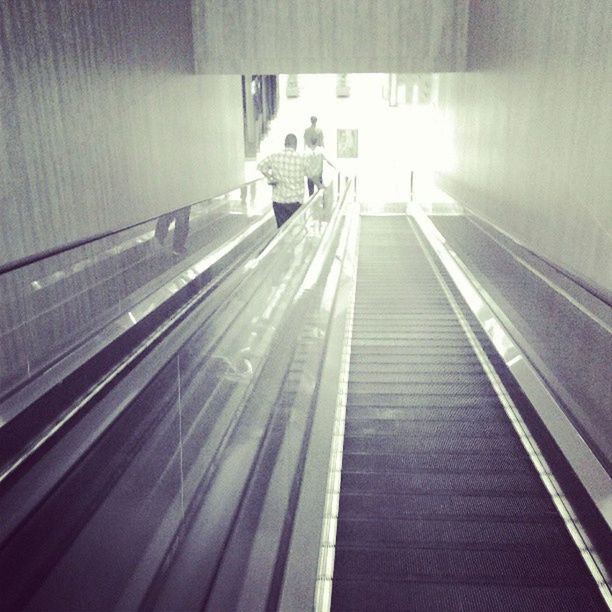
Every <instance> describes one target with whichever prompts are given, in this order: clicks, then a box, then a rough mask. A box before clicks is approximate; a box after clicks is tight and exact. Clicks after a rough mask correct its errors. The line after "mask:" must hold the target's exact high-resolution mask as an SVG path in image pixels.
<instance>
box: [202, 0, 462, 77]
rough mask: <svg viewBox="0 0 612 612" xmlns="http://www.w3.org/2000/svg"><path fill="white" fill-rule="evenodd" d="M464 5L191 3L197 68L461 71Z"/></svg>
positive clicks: (302, 0)
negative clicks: (192, 5) (192, 6)
mask: <svg viewBox="0 0 612 612" xmlns="http://www.w3.org/2000/svg"><path fill="white" fill-rule="evenodd" d="M467 7H468V0H333V1H331V2H329V1H327V2H324V1H322V0H243V1H241V2H237V1H236V0H194V48H195V57H196V66H197V69H198V70H199V71H202V72H213V73H215V72H216V73H232V72H244V73H253V74H277V73H306V72H312V73H325V72H331V73H333V72H340V73H345V72H430V71H432V72H435V71H437V72H441V71H453V70H463V69H464V68H465V54H466V31H467Z"/></svg>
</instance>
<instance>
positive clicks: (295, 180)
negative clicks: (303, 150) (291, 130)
mask: <svg viewBox="0 0 612 612" xmlns="http://www.w3.org/2000/svg"><path fill="white" fill-rule="evenodd" d="M257 169H258V170H259V171H260V172H261V173H263V174H271V175H272V176H273V177H274V180H275V181H276V184H275V185H274V186H273V187H272V200H274V202H284V203H287V202H300V204H301V203H302V202H303V201H304V177H305V176H306V175H307V174H308V173H309V167H308V160H307V159H306V157H305V156H304V155H301V154H300V153H297V152H296V151H294V150H293V149H285V150H284V151H283V152H282V153H272V155H268V157H266V158H265V159H263V160H262V161H261V162H259V164H257Z"/></svg>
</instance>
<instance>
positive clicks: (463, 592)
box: [331, 217, 607, 610]
mask: <svg viewBox="0 0 612 612" xmlns="http://www.w3.org/2000/svg"><path fill="white" fill-rule="evenodd" d="M421 241H422V238H421V237H420V235H419V233H418V230H416V229H415V226H414V225H413V222H412V221H411V220H409V219H408V218H398V217H363V218H362V221H361V235H360V242H359V263H358V273H357V286H356V295H355V305H354V320H353V331H352V341H351V349H350V368H349V379H348V380H349V382H348V396H347V401H346V423H345V434H344V452H343V459H342V477H341V485H340V490H339V513H338V517H337V539H336V542H335V565H334V571H333V583H332V585H331V591H332V597H331V609H332V610H604V609H607V606H606V605H605V603H604V600H603V598H602V595H601V593H600V591H599V588H598V584H597V583H596V580H595V579H594V577H593V575H592V574H591V573H590V571H589V568H588V567H587V562H588V561H589V559H590V558H589V554H588V552H587V553H586V554H585V555H584V556H583V555H581V552H580V550H579V548H578V545H577V543H576V542H575V541H574V540H573V539H572V537H571V536H570V530H571V527H572V525H570V527H567V524H568V523H571V521H569V520H568V519H566V518H565V517H563V516H562V514H561V513H560V511H559V508H558V507H557V505H556V502H557V501H558V500H555V501H553V498H552V497H551V494H550V493H549V491H550V490H551V480H550V478H552V477H550V478H549V475H547V474H544V475H543V476H542V471H544V470H541V471H539V470H538V469H537V467H536V466H538V464H539V461H540V458H539V457H538V455H537V453H536V452H534V450H533V449H534V446H533V445H534V443H533V441H532V440H531V439H530V436H529V434H528V432H526V430H525V429H524V428H523V427H522V425H521V420H520V417H518V416H517V415H516V414H515V408H514V405H513V403H512V400H511V399H510V398H509V397H508V396H507V392H506V391H505V390H504V386H503V383H502V381H501V379H500V377H499V375H498V374H497V371H499V370H503V368H504V364H503V362H502V360H501V359H500V358H499V356H497V355H496V354H495V351H494V349H493V347H492V346H491V345H490V343H489V342H488V338H487V336H486V334H484V332H483V331H482V329H481V328H479V327H477V324H476V325H475V321H473V320H472V321H471V320H470V319H472V316H471V313H470V312H469V310H468V309H467V307H466V306H465V304H464V303H462V301H461V299H460V297H459V296H457V295H454V294H453V289H452V285H451V283H449V280H448V278H445V275H444V273H443V271H441V270H439V269H438V266H437V265H436V263H435V262H434V260H433V259H432V257H431V255H430V254H429V253H428V251H427V248H426V246H425V245H424V244H423V245H422V244H421ZM509 384H510V385H511V384H512V383H511V382H509ZM530 454H531V457H530ZM539 465H541V463H540V464H539ZM555 497H556V496H555ZM568 529H569V530H568ZM579 544H580V542H579ZM585 559H586V560H585ZM599 586H601V585H599ZM603 589H604V590H605V586H604V587H603Z"/></svg>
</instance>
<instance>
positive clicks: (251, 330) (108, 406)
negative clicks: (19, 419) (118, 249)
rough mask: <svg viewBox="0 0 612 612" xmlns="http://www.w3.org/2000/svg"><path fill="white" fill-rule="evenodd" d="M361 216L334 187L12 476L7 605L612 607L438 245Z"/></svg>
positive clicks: (394, 221) (598, 563)
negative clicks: (438, 256)
mask: <svg viewBox="0 0 612 612" xmlns="http://www.w3.org/2000/svg"><path fill="white" fill-rule="evenodd" d="M354 195H355V194H354V191H353V188H352V183H351V182H350V181H346V182H342V183H340V181H339V184H338V189H337V194H336V193H334V191H333V190H332V189H328V190H325V191H323V192H320V193H319V194H318V195H317V196H315V198H313V200H312V201H310V202H309V203H308V205H306V206H304V207H303V208H302V209H301V210H300V211H299V212H298V213H297V214H296V215H295V216H294V217H293V218H292V220H291V222H289V223H287V224H286V225H285V226H283V228H282V229H281V230H280V231H279V232H278V233H277V234H276V235H275V236H274V237H273V238H271V240H269V241H268V242H261V243H258V244H257V245H256V246H255V247H254V248H252V249H250V250H245V251H243V255H242V256H241V257H240V258H238V260H237V262H236V265H234V266H232V267H231V269H230V270H228V271H227V274H226V275H225V276H224V279H223V281H220V282H218V283H213V285H214V287H212V286H211V287H208V289H205V290H204V291H203V292H202V293H201V295H199V297H194V298H193V303H192V307H190V308H189V309H188V311H185V312H183V313H182V314H181V315H180V316H174V317H171V319H172V320H171V323H170V324H169V326H168V328H167V329H165V330H164V332H163V333H160V334H158V335H157V336H156V338H155V341H154V342H153V341H152V342H151V344H150V346H148V348H147V350H146V351H143V353H142V355H141V356H140V357H139V358H138V359H137V360H135V361H134V362H133V363H132V364H131V366H130V368H129V369H128V371H126V372H125V374H124V375H123V376H121V377H118V378H117V379H115V380H113V382H112V384H109V385H105V386H104V387H103V388H101V389H99V390H98V392H97V393H96V395H95V397H93V396H92V401H91V402H89V403H87V404H86V405H84V407H83V409H82V410H79V411H78V412H75V413H74V415H72V417H71V418H70V419H68V420H66V421H65V422H64V423H63V424H62V426H61V427H60V428H58V430H57V432H56V433H55V432H54V434H53V435H51V436H49V437H48V438H46V439H45V441H44V443H42V444H40V446H39V447H37V448H35V449H34V452H31V453H29V454H28V456H27V458H26V459H25V460H23V461H22V462H21V463H19V464H18V465H16V466H15V468H14V469H13V470H12V471H10V473H6V474H7V475H6V477H5V478H4V479H3V481H2V482H1V483H0V515H2V517H3V522H2V525H1V526H0V581H1V587H2V588H1V590H2V592H3V594H4V602H5V604H4V605H6V606H7V607H8V608H9V609H49V608H52V609H77V608H78V609H104V610H109V609H121V610H123V609H138V608H144V609H164V610H165V609H185V610H187V609H210V610H233V609H244V610H263V609H280V610H302V609H312V608H313V607H314V608H316V609H321V610H324V609H328V608H329V607H330V606H331V608H332V609H338V610H341V609H347V610H357V609H371V610H374V609H377V610H380V609H384V610H392V609H400V610H406V609H417V610H455V609H456V610H461V609H470V610H495V609H498V610H508V609H538V610H545V609H551V610H560V609H564V610H574V609H575V610H585V609H592V610H600V609H601V610H603V609H606V607H607V606H609V605H610V599H609V583H608V581H607V580H608V579H607V574H606V569H605V558H604V559H603V560H602V556H601V555H598V554H597V550H596V548H597V547H596V545H595V543H594V541H592V539H591V538H590V536H589V533H590V532H588V530H587V528H586V527H583V526H582V525H581V523H580V521H579V520H578V517H577V516H576V515H575V514H574V513H573V511H572V509H571V504H570V500H568V499H567V498H566V497H565V495H563V493H562V488H561V484H560V483H559V481H558V480H557V479H556V478H555V476H553V474H552V470H551V468H550V465H549V463H548V461H547V459H546V458H545V457H544V456H543V454H542V452H541V449H540V445H539V437H538V436H535V435H532V433H531V432H530V428H531V422H534V423H535V422H536V421H537V418H536V415H534V414H533V409H532V407H531V405H530V402H529V399H528V398H527V397H526V396H525V394H524V393H523V391H522V390H521V388H520V387H519V385H518V384H517V383H516V382H515V380H514V378H513V375H512V373H511V371H510V369H509V368H508V365H507V360H506V359H505V358H504V357H502V356H501V355H499V353H498V352H497V350H496V348H495V346H494V340H492V339H491V338H490V337H489V335H487V334H486V333H485V331H484V330H483V328H482V327H481V326H480V324H479V323H478V321H477V319H476V317H475V316H474V314H473V313H472V311H471V310H470V308H469V307H468V305H467V303H466V300H465V298H464V296H463V295H462V294H461V293H460V290H459V289H458V288H457V286H456V285H455V284H454V283H453V281H452V280H451V278H450V276H449V273H448V272H447V270H446V269H445V268H444V267H443V266H442V265H441V263H440V261H439V260H438V258H437V257H436V254H435V250H434V249H433V248H432V246H431V245H430V244H428V242H427V240H426V233H425V231H424V229H423V227H424V226H423V225H422V224H421V222H418V221H417V220H415V218H411V217H405V216H398V217H361V218H360V217H359V214H358V212H359V211H358V206H357V203H356V201H355V197H354ZM93 400H95V401H93ZM526 422H528V423H529V425H530V428H528V427H527V424H526ZM536 429H537V427H536ZM536 437H538V440H536V439H535V438H536ZM542 448H546V445H544V446H542ZM604 537H606V535H605V533H604ZM608 537H609V534H608Z"/></svg>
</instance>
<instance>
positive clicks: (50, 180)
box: [0, 0, 244, 265]
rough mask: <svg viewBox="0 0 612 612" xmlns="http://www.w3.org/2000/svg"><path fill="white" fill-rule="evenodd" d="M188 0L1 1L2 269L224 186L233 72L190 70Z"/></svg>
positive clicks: (235, 106) (231, 156) (233, 130)
mask: <svg viewBox="0 0 612 612" xmlns="http://www.w3.org/2000/svg"><path fill="white" fill-rule="evenodd" d="M191 25H192V22H191V2H190V1H189V0H150V1H148V2H142V3H141V2H137V3H134V2H113V3H111V2H107V1H106V0H92V2H83V3H78V2H73V1H71V0H40V1H39V2H35V3H33V2H28V1H25V0H16V1H15V2H10V3H8V2H2V3H0V36H1V37H2V41H3V43H2V45H1V47H0V70H1V72H2V79H0V211H1V215H2V224H1V231H2V236H1V239H0V265H3V264H7V263H10V262H13V261H15V260H19V259H21V258H23V257H27V256H29V255H33V254H36V253H38V252H41V251H44V250H46V249H50V248H53V247H56V246H61V245H64V244H66V243H69V242H72V241H75V240H80V239H83V238H87V237H89V236H92V235H95V234H98V233H102V232H104V231H108V230H113V229H119V228H122V227H124V226H126V225H129V224H133V223H136V222H138V221H140V220H144V219H149V218H152V217H154V216H156V215H158V214H160V213H161V212H164V211H167V210H171V209H175V208H178V207H181V206H184V205H187V204H191V203H194V202H197V201H200V200H203V199H206V198H207V197H210V196H213V195H218V194H220V193H223V192H224V191H226V190H229V189H231V188H234V187H236V186H237V185H238V184H240V183H241V182H242V180H243V175H244V144H243V143H244V141H243V121H242V94H241V83H240V76H238V75H229V76H227V75H226V76H223V75H218V76H206V75H200V74H195V73H194V66H193V63H194V62H193V47H192V30H191Z"/></svg>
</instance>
